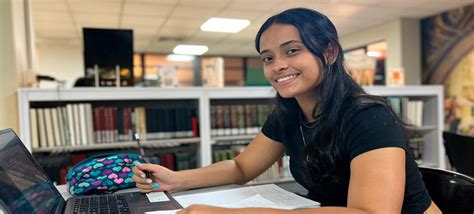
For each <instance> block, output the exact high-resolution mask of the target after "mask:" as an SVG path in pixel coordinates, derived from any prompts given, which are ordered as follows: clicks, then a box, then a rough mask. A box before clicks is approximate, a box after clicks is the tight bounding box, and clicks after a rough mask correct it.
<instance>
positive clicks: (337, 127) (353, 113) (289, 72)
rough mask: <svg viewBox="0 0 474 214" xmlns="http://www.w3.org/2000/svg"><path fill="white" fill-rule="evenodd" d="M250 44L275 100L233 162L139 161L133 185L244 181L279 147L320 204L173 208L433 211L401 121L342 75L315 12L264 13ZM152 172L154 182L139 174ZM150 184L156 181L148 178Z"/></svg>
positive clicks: (329, 35) (338, 53)
mask: <svg viewBox="0 0 474 214" xmlns="http://www.w3.org/2000/svg"><path fill="white" fill-rule="evenodd" d="M255 46H256V49H257V51H258V52H259V53H260V56H261V59H262V62H263V66H264V72H265V77H266V78H267V80H268V81H269V82H270V83H271V84H272V86H273V87H274V88H275V89H276V90H277V92H278V93H277V98H276V102H277V104H276V107H275V109H274V110H273V112H272V113H271V115H270V116H269V117H268V119H267V121H266V123H265V125H264V126H263V128H262V130H261V132H260V133H259V134H258V135H257V136H256V137H255V139H253V140H252V142H251V143H250V144H249V146H248V147H247V149H246V150H245V151H244V152H243V153H242V154H240V155H239V156H237V157H236V158H235V159H234V160H227V161H222V162H219V163H215V164H212V165H210V166H207V167H204V168H200V169H193V170H186V171H179V172H174V171H171V170H168V169H166V168H164V167H162V166H158V165H151V164H141V165H138V166H137V167H135V168H134V170H133V171H134V173H135V175H134V177H133V178H134V180H135V182H136V183H137V187H138V188H140V189H141V190H142V191H144V192H147V191H163V190H168V191H170V190H182V189H189V188H198V187H207V186H215V185H223V184H231V183H235V184H244V183H246V182H248V181H250V180H252V179H253V178H255V177H256V176H258V175H259V174H260V173H262V172H264V171H265V170H266V169H267V168H269V167H270V166H271V165H272V164H273V163H274V162H275V161H277V160H278V159H280V158H281V157H282V156H283V154H284V153H287V154H288V155H289V156H290V169H291V173H292V175H293V177H294V178H295V180H296V181H297V182H298V183H300V184H301V185H303V186H304V187H305V188H307V189H308V191H309V194H308V197H309V198H311V199H313V200H315V201H318V202H320V203H321V204H322V207H321V208H314V209H303V210H293V211H285V210H275V209H262V208H246V209H225V208H218V207H212V206H204V205H193V206H190V207H188V208H187V209H184V210H183V211H181V212H182V213H190V212H192V213H194V212H196V213H200V212H203V213H278V212H294V213H323V212H326V213H400V212H402V213H423V212H428V213H438V212H440V211H439V209H438V208H437V207H436V205H435V204H434V203H433V202H432V201H431V198H430V196H429V195H428V192H427V190H426V189H425V186H424V184H423V181H422V179H421V175H420V173H419V171H418V168H417V165H416V163H415V160H414V158H413V156H412V153H411V152H410V150H409V149H408V147H407V139H406V138H405V135H404V128H403V123H402V122H401V121H400V120H399V119H398V117H397V116H396V115H395V114H394V113H393V112H392V110H391V108H390V107H389V106H388V105H387V104H386V102H385V101H384V100H383V99H382V98H380V97H377V96H371V95H368V94H366V93H365V92H364V91H363V89H362V88H361V87H360V86H358V85H357V84H356V83H355V82H354V81H353V80H352V78H351V77H350V76H349V75H348V74H347V71H346V70H345V68H344V65H343V60H344V58H343V52H342V49H341V46H340V44H339V42H338V37H337V32H336V29H335V27H334V25H333V24H332V23H331V21H330V20H329V19H328V18H327V17H326V16H324V15H322V14H320V13H318V12H316V11H313V10H309V9H303V8H296V9H290V10H287V11H284V12H282V13H280V14H277V15H275V16H272V17H270V18H269V19H268V20H267V21H266V22H265V23H264V24H263V26H262V27H261V28H260V30H259V32H258V34H257V36H256V39H255ZM144 170H148V171H151V172H152V173H153V176H154V179H155V180H156V181H157V183H158V184H159V187H158V188H156V189H153V185H151V181H150V180H149V179H148V183H147V179H144V174H143V171H144ZM155 187H156V185H155Z"/></svg>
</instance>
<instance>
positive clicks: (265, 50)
mask: <svg viewBox="0 0 474 214" xmlns="http://www.w3.org/2000/svg"><path fill="white" fill-rule="evenodd" d="M292 43H303V42H301V41H298V40H289V41H286V42H283V43H282V44H281V45H280V47H284V46H287V45H290V44H292ZM268 51H270V50H268V49H264V50H262V51H260V55H261V54H263V53H265V52H268Z"/></svg>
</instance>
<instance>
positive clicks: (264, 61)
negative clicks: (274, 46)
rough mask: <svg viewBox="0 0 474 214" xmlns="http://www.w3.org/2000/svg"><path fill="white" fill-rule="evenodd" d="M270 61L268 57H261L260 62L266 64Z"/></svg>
mask: <svg viewBox="0 0 474 214" xmlns="http://www.w3.org/2000/svg"><path fill="white" fill-rule="evenodd" d="M271 60H272V57H269V56H266V57H262V62H263V63H268V62H270V61H271Z"/></svg>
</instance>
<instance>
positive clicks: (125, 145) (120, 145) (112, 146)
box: [33, 138, 201, 153]
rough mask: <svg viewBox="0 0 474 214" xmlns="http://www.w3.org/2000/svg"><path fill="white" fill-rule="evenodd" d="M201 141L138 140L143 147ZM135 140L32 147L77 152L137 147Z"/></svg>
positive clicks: (48, 150) (198, 139) (194, 139)
mask: <svg viewBox="0 0 474 214" xmlns="http://www.w3.org/2000/svg"><path fill="white" fill-rule="evenodd" d="M200 141H201V139H200V138H181V139H166V140H147V141H143V142H140V144H141V145H142V147H144V148H163V147H174V146H179V145H183V144H197V143H199V142H200ZM137 147H138V146H137V143H136V142H116V143H101V144H92V145H86V146H57V147H44V148H37V149H33V152H51V153H63V152H78V151H92V150H105V149H123V148H137Z"/></svg>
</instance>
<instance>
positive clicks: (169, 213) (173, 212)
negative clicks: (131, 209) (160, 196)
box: [145, 209, 181, 214]
mask: <svg viewBox="0 0 474 214" xmlns="http://www.w3.org/2000/svg"><path fill="white" fill-rule="evenodd" d="M180 210H181V209H179V210H159V211H152V212H145V214H176V213H178V211H180Z"/></svg>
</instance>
